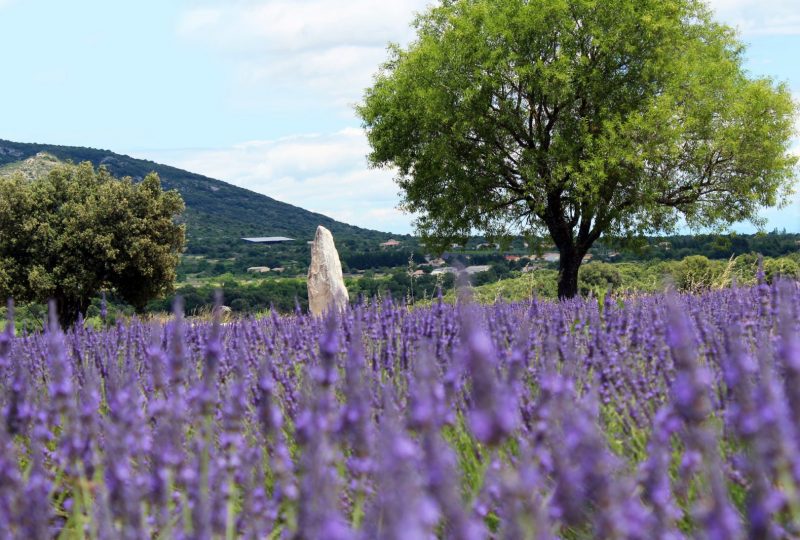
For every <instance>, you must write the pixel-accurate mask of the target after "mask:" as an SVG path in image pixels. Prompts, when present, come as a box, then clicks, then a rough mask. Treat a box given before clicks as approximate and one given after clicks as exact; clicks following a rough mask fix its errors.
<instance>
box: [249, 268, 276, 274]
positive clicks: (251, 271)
mask: <svg viewBox="0 0 800 540" xmlns="http://www.w3.org/2000/svg"><path fill="white" fill-rule="evenodd" d="M269 271H270V267H269V266H251V267H250V268H248V269H247V273H248V274H266V273H267V272H269Z"/></svg>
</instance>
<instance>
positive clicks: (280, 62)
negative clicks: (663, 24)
mask: <svg viewBox="0 0 800 540" xmlns="http://www.w3.org/2000/svg"><path fill="white" fill-rule="evenodd" d="M709 3H710V4H711V6H712V7H713V9H714V10H715V12H716V16H717V18H718V19H719V20H721V21H723V22H725V23H727V24H730V25H732V26H735V27H737V28H738V29H739V31H740V36H741V39H742V40H743V41H744V42H745V43H746V44H747V45H748V49H747V52H746V66H747V68H748V70H749V71H750V72H751V73H752V74H753V75H759V76H770V77H773V78H774V79H775V80H777V81H784V82H786V83H788V84H789V86H790V88H791V89H792V92H793V93H794V95H795V96H796V98H797V99H798V100H800V62H798V61H797V58H798V57H800V0H711V1H710V2H709ZM428 4H429V2H428V0H171V1H164V0H138V1H136V2H110V1H108V0H76V1H73V2H64V1H63V0H0V51H3V53H2V56H3V64H4V65H5V68H4V73H5V76H4V78H3V81H2V83H0V104H2V109H1V110H2V115H0V118H2V121H1V122H0V138H2V139H10V140H14V141H19V142H40V143H50V144H63V145H75V146H90V147H94V148H106V149H109V150H113V151H115V152H118V153H122V154H128V155H131V156H134V157H139V158H146V159H151V160H153V161H157V162H160V163H166V164H169V165H174V166H176V167H180V168H183V169H187V170H190V171H193V172H197V173H201V174H205V175H207V176H211V177H213V178H219V179H220V180H224V181H227V182H230V183H232V184H235V185H238V186H241V187H244V188H247V189H251V190H253V191H257V192H259V193H264V194H266V195H269V196H270V197H273V198H275V199H278V200H281V201H285V202H288V203H291V204H295V205H297V206H300V207H303V208H306V209H309V210H313V211H316V212H321V213H323V214H326V215H329V216H331V217H333V218H336V219H339V220H341V221H345V222H347V223H351V224H355V225H359V226H363V227H368V228H372V229H377V230H382V231H389V232H394V233H411V232H413V226H412V219H413V218H412V216H409V215H406V214H403V213H402V212H401V211H400V210H398V209H397V208H396V207H397V204H398V202H399V200H400V196H399V193H398V188H397V186H396V184H395V183H394V181H393V174H392V172H391V171H387V170H379V169H370V168H369V167H368V166H367V161H366V158H365V156H366V154H367V153H368V151H369V146H368V144H367V141H366V138H365V136H364V133H363V130H362V129H361V124H360V121H359V120H358V118H357V117H356V114H355V112H354V105H355V104H357V103H358V102H359V101H360V99H361V97H362V95H363V90H364V88H366V87H367V86H369V85H370V82H371V80H372V76H373V74H374V73H375V72H376V70H377V68H378V66H379V65H380V63H381V62H382V61H383V60H384V59H385V58H386V45H387V43H388V42H397V43H401V44H404V43H408V41H409V40H410V39H412V37H413V30H412V28H411V27H410V23H411V21H412V20H413V18H414V14H415V13H416V12H418V11H421V10H424V9H425V7H426V5H428ZM43 14H46V15H43ZM793 152H795V153H798V154H799V155H800V141H795V145H794V149H793ZM798 187H800V186H798ZM762 215H764V216H765V217H766V218H767V219H768V224H767V227H766V228H767V229H768V230H771V229H773V228H778V229H782V228H785V229H787V230H789V231H795V232H800V195H797V196H795V197H794V199H793V200H792V201H791V203H790V204H789V205H788V206H787V207H786V208H783V209H780V210H778V209H767V210H765V211H764V212H763V213H762ZM735 229H736V230H738V231H740V232H752V231H754V228H753V227H752V226H749V225H738V226H736V227H735ZM268 232H269V231H268V224H265V234H266V233H268Z"/></svg>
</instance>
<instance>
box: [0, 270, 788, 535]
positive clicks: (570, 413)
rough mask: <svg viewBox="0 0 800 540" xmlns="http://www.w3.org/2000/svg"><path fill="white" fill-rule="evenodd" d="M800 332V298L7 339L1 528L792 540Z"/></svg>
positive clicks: (387, 313) (687, 300)
mask: <svg viewBox="0 0 800 540" xmlns="http://www.w3.org/2000/svg"><path fill="white" fill-rule="evenodd" d="M798 309H800V287H798V285H797V284H791V283H787V282H783V283H780V284H777V283H776V284H774V285H773V286H772V287H765V286H759V287H753V288H732V289H726V290H722V291H714V292H708V293H705V294H702V295H695V296H691V295H680V296H678V295H672V296H662V295H658V296H641V297H638V298H635V299H628V300H624V301H620V302H613V301H609V300H606V301H605V302H600V303H598V302H597V301H595V300H593V299H591V300H582V299H573V300H570V301H564V302H558V303H553V302H548V301H541V300H528V301H525V302H521V303H505V302H501V303H497V304H493V305H491V306H485V307H479V306H475V305H471V304H465V303H462V304H459V305H457V306H452V305H447V304H444V303H441V302H438V301H437V302H434V303H433V305H431V306H430V307H428V308H425V309H413V310H410V309H407V308H406V307H405V306H402V305H399V304H397V303H391V302H384V303H381V304H379V305H372V306H366V305H358V306H355V307H354V308H353V309H349V310H347V311H346V312H344V313H342V314H341V316H340V317H329V318H314V317H309V316H302V315H291V316H287V317H281V316H277V315H275V314H273V315H271V316H270V317H264V318H260V319H246V320H240V321H234V322H232V323H230V324H225V325H222V324H220V322H219V319H216V320H215V321H214V322H212V323H208V322H195V323H192V324H188V323H187V322H186V321H184V320H182V318H181V317H180V315H178V316H176V317H175V318H174V319H172V320H168V321H163V322H160V323H155V322H147V323H144V322H141V321H139V320H136V319H134V320H132V321H130V323H128V324H117V325H110V326H109V327H108V328H105V329H85V328H78V327H76V328H73V329H71V330H69V331H68V332H66V333H64V332H61V331H60V330H59V329H58V326H57V325H56V324H55V322H54V321H53V322H51V324H50V325H49V326H48V328H47V330H46V331H45V332H37V333H33V334H26V335H21V336H14V334H13V332H9V331H6V332H2V333H0V420H2V421H0V475H2V476H1V477H2V480H3V481H2V484H0V523H2V524H3V527H4V532H5V533H6V535H7V536H10V537H15V538H16V537H19V538H51V537H58V538H64V539H73V538H75V539H77V538H90V539H95V538H120V537H126V538H163V539H169V538H187V537H192V538H223V537H224V538H268V537H269V538H272V537H274V538H277V537H282V536H286V537H293V538H336V539H342V540H344V539H353V540H355V539H357V538H434V537H442V538H459V539H466V540H473V539H474V540H477V539H482V538H488V537H498V538H521V539H538V538H565V539H569V540H583V539H587V540H588V539H590V538H684V537H698V538H706V537H714V538H726V539H727V538H731V539H736V538H744V537H751V538H783V537H796V536H797V534H798V531H800V516H799V515H798V514H797V512H796V511H795V509H796V508H797V507H798V504H800V489H799V488H800V480H798V478H797V474H796V470H795V464H796V463H798V459H800V448H799V447H798V433H800V414H798V407H799V406H800V384H798V381H800V368H798V366H800V357H799V356H798V355H800V349H799V348H798V343H800V342H799V341H798V339H799V338H800V327H798V321H797V319H796V316H795V314H796V313H797V310H798ZM7 328H9V329H10V328H13V325H8V326H7ZM769 343H774V344H775V346H774V347H772V346H769V347H768V346H764V344H769Z"/></svg>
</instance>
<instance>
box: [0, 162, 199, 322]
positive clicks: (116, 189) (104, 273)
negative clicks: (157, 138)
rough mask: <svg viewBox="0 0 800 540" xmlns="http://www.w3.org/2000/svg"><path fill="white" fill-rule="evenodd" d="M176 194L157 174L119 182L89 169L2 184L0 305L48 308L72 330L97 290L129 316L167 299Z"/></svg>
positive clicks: (61, 169) (180, 229)
mask: <svg viewBox="0 0 800 540" xmlns="http://www.w3.org/2000/svg"><path fill="white" fill-rule="evenodd" d="M183 209H184V204H183V200H182V199H181V197H180V195H179V194H178V192H177V191H166V192H165V191H163V190H162V189H161V182H160V180H159V178H158V176H157V175H156V174H150V175H148V176H147V177H145V178H144V180H142V181H141V182H134V181H133V180H132V179H131V178H123V179H121V180H117V179H115V178H113V177H112V176H111V175H110V174H109V173H108V171H107V170H106V169H105V168H102V167H101V168H100V169H99V170H95V169H94V168H93V167H92V164H91V163H88V162H86V163H81V164H79V165H73V164H65V165H61V166H58V167H56V168H55V169H53V170H52V171H50V172H49V174H47V175H46V176H43V177H40V178H36V179H34V180H26V179H25V178H24V177H23V176H22V175H19V174H17V175H14V176H11V177H7V178H0V230H2V235H0V295H2V296H4V297H8V296H12V297H14V298H15V299H16V300H18V301H33V302H45V301H47V300H49V299H54V300H55V301H56V305H57V310H58V316H59V320H60V322H61V323H62V324H63V325H70V324H72V323H73V322H74V321H75V319H76V317H77V315H78V313H85V312H86V308H87V307H88V306H89V303H90V301H91V299H92V297H93V296H94V295H96V294H97V292H98V291H99V290H101V289H113V290H115V291H116V292H117V293H118V294H119V296H121V297H122V298H123V299H124V300H126V301H128V302H129V303H130V304H132V305H133V306H134V307H135V308H136V309H137V310H139V311H141V310H143V309H144V307H145V304H146V303H147V301H148V300H150V299H152V298H154V297H156V296H159V295H161V294H164V293H166V292H169V291H171V290H172V287H173V283H174V280H175V268H176V266H177V264H178V258H179V254H180V252H181V250H182V249H183V246H184V241H185V233H184V226H183V225H181V224H179V223H177V221H176V218H177V217H178V216H179V215H180V214H181V212H182V211H183Z"/></svg>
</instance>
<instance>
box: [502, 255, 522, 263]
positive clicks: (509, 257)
mask: <svg viewBox="0 0 800 540" xmlns="http://www.w3.org/2000/svg"><path fill="white" fill-rule="evenodd" d="M503 258H504V259H505V260H507V261H508V262H517V261H518V260H520V259H521V258H522V257H520V256H519V255H506V256H505V257H503Z"/></svg>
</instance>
